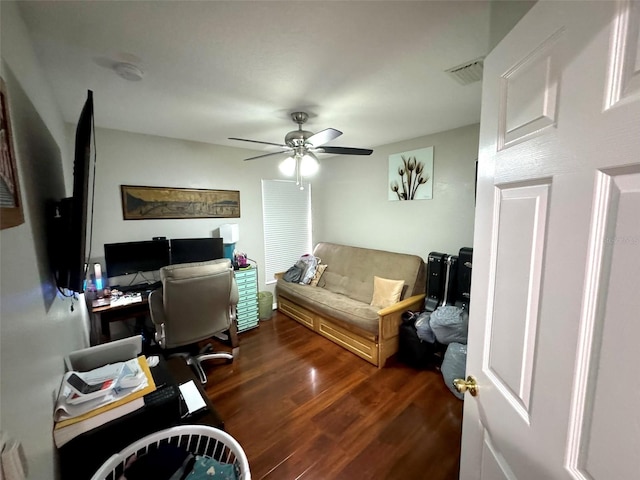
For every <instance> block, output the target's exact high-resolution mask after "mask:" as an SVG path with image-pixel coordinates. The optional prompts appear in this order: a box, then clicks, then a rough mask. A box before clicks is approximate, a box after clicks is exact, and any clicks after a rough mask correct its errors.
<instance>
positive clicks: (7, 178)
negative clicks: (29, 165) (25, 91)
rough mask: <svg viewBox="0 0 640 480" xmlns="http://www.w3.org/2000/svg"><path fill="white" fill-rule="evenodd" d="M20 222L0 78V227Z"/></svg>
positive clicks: (17, 187)
mask: <svg viewBox="0 0 640 480" xmlns="http://www.w3.org/2000/svg"><path fill="white" fill-rule="evenodd" d="M21 223H24V213H23V211H22V198H21V197H20V185H19V184H18V170H17V168H16V155H15V151H14V149H13V136H12V133H11V117H10V115H9V99H8V98H7V88H6V86H5V84H4V80H2V79H1V78H0V224H1V225H0V228H2V229H4V228H10V227H15V226H17V225H20V224H21Z"/></svg>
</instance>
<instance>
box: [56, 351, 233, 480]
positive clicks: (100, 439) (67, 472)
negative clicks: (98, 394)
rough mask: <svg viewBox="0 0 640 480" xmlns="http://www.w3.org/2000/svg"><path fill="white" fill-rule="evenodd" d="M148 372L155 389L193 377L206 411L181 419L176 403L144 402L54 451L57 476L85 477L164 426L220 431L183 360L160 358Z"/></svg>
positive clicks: (215, 415)
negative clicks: (112, 456)
mask: <svg viewBox="0 0 640 480" xmlns="http://www.w3.org/2000/svg"><path fill="white" fill-rule="evenodd" d="M151 372H152V374H153V379H154V381H155V383H156V385H157V386H158V387H159V388H161V386H162V385H180V384H182V383H186V382H188V381H189V380H193V381H194V383H195V384H196V386H197V388H198V390H199V391H200V394H201V395H202V398H203V399H204V401H205V403H206V406H207V408H206V410H202V411H200V412H196V413H194V414H193V415H191V416H188V417H186V418H181V415H180V414H181V411H183V408H182V407H179V406H178V404H177V403H174V402H169V403H166V404H164V405H160V406H157V405H154V406H149V405H145V406H144V407H143V408H141V409H140V410H137V411H135V412H132V413H129V414H127V415H125V416H123V417H120V418H117V419H114V420H112V421H111V422H109V423H106V424H105V425H102V426H100V427H97V428H95V429H93V430H91V431H89V432H85V433H82V434H81V435H79V436H77V437H76V438H74V439H73V440H71V441H70V442H69V443H67V444H65V445H63V446H62V447H61V448H59V449H58V451H57V452H58V458H59V462H60V473H61V478H73V479H76V480H82V479H89V478H91V476H92V475H93V473H94V472H95V471H96V470H98V468H99V467H100V465H102V464H103V463H104V462H105V461H106V460H107V459H108V458H109V457H110V456H111V455H113V454H114V453H117V452H119V451H120V450H122V449H124V448H125V447H127V446H128V445H130V444H131V443H133V442H135V441H136V440H138V439H140V438H142V437H144V436H145V435H149V434H151V433H153V432H157V431H159V430H164V429H165V428H169V427H172V426H176V425H186V424H198V425H209V426H212V427H216V428H219V429H221V430H224V422H223V420H222V418H220V415H219V414H218V412H217V411H216V409H215V407H214V406H213V404H212V403H211V401H210V400H209V398H207V395H206V393H205V391H204V389H203V388H202V385H200V381H199V380H198V379H197V378H196V375H195V374H194V373H193V371H192V370H191V368H190V367H189V366H187V364H186V363H185V361H184V359H182V358H171V359H168V360H164V359H161V360H160V363H159V364H158V365H157V366H156V367H152V368H151Z"/></svg>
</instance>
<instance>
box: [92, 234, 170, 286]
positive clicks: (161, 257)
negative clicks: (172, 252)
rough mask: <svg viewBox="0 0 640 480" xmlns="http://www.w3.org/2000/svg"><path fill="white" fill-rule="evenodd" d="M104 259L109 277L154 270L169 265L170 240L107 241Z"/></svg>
mask: <svg viewBox="0 0 640 480" xmlns="http://www.w3.org/2000/svg"><path fill="white" fill-rule="evenodd" d="M104 260H105V264H106V267H107V275H108V276H109V278H113V277H120V276H122V275H129V274H133V273H140V272H152V271H154V270H159V269H161V268H162V267H164V266H166V265H169V264H170V263H171V259H170V257H169V240H149V241H142V242H124V243H105V245H104Z"/></svg>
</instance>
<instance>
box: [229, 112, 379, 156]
mask: <svg viewBox="0 0 640 480" xmlns="http://www.w3.org/2000/svg"><path fill="white" fill-rule="evenodd" d="M308 119H309V115H308V114H307V113H305V112H293V113H292V114H291V120H293V121H294V123H297V124H298V130H293V131H291V132H289V133H287V134H286V135H285V137H284V143H272V142H261V141H259V140H248V139H246V138H236V137H229V140H240V141H241V142H251V143H261V144H263V145H273V146H276V147H280V148H281V150H280V151H278V152H272V153H265V154H264V155H258V156H256V157H250V158H245V160H255V159H257V158H263V157H269V156H271V155H281V154H289V155H290V156H291V157H292V158H294V159H297V160H298V163H299V160H300V159H303V158H304V157H305V156H310V157H311V158H313V159H315V160H316V162H317V158H316V157H315V154H316V153H333V154H338V155H371V153H372V152H373V150H371V149H368V148H352V147H330V146H323V145H324V144H325V143H328V142H330V141H331V140H333V139H335V138H338V137H339V136H340V135H342V132H341V131H340V130H336V129H335V128H327V129H325V130H322V131H320V132H318V133H315V134H314V133H313V132H309V131H307V130H303V129H302V125H303V124H304V123H305V122H306V121H307V120H308Z"/></svg>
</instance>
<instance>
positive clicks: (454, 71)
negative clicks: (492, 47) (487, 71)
mask: <svg viewBox="0 0 640 480" xmlns="http://www.w3.org/2000/svg"><path fill="white" fill-rule="evenodd" d="M483 66H484V57H480V58H476V59H475V60H471V61H469V62H465V63H462V64H460V65H457V66H455V67H453V68H450V69H448V70H445V72H447V73H448V74H449V75H450V76H451V77H453V78H454V79H455V81H456V82H458V83H459V84H460V85H469V84H471V83H475V82H479V81H480V80H482V70H483Z"/></svg>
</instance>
